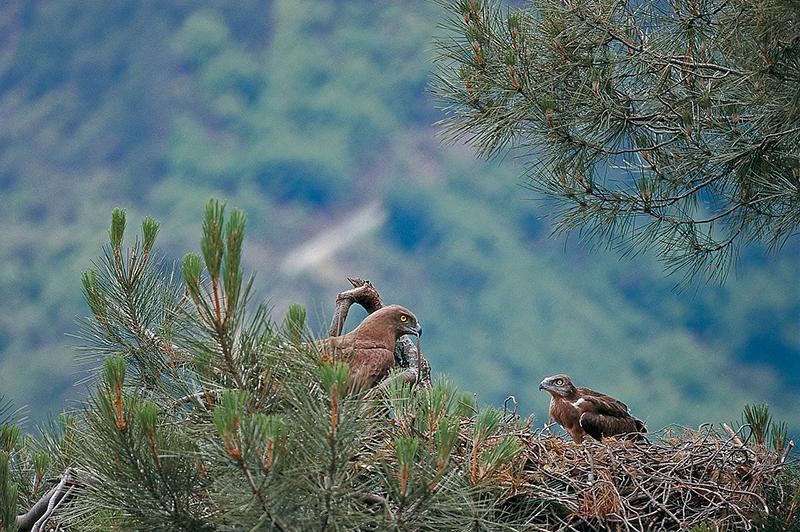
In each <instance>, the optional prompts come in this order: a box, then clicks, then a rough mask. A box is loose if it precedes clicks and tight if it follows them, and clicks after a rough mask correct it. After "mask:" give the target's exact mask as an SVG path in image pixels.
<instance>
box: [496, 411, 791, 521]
mask: <svg viewBox="0 0 800 532" xmlns="http://www.w3.org/2000/svg"><path fill="white" fill-rule="evenodd" d="M519 437H520V438H521V440H522V441H523V443H524V445H525V451H524V452H523V459H524V463H523V466H522V469H521V473H517V474H514V475H512V477H513V478H511V479H510V483H511V489H510V495H509V499H508V500H509V501H513V500H514V499H517V500H519V497H520V496H522V497H526V498H531V497H534V498H537V499H539V500H541V501H543V502H544V503H545V504H543V505H542V506H541V508H542V509H541V513H540V515H538V516H533V518H532V520H531V524H532V525H534V524H540V525H542V526H545V527H546V528H547V529H567V530H586V529H589V530H592V529H620V530H674V529H691V528H693V527H699V529H704V528H707V529H709V530H747V529H752V528H753V527H754V526H756V525H755V524H754V521H759V520H760V521H761V522H763V520H764V518H765V517H768V516H773V517H774V513H775V510H776V509H777V508H780V509H781V510H782V512H783V515H781V516H780V517H779V519H778V521H777V525H776V526H778V527H779V528H778V529H786V530H789V529H790V528H791V527H792V526H795V525H796V524H797V520H796V517H795V516H793V513H795V512H793V510H794V507H793V506H792V505H793V504H794V505H796V504H797V501H795V500H794V499H796V498H797V493H794V492H796V491H798V490H800V487H798V486H797V485H796V484H795V485H794V487H793V488H792V487H790V486H791V483H790V482H787V481H786V478H787V475H784V473H787V474H788V472H787V471H785V470H786V468H789V467H796V465H797V464H796V463H788V462H786V461H785V458H786V455H785V454H783V456H780V454H781V453H776V452H775V451H772V450H770V449H767V448H766V447H764V446H759V445H745V444H743V443H742V442H741V440H740V439H739V438H738V436H737V435H732V436H727V437H726V436H721V435H720V434H718V433H717V432H715V431H714V430H713V429H712V428H711V427H710V426H709V427H705V428H704V429H702V430H701V431H692V430H689V429H684V428H681V429H670V428H667V429H664V430H663V431H661V432H659V433H656V434H650V435H648V437H649V441H648V442H639V443H633V442H629V441H623V440H614V439H606V440H604V441H603V442H596V441H593V440H591V441H586V442H584V443H583V444H582V445H577V444H575V443H572V442H571V441H566V440H564V439H563V438H561V437H559V436H556V435H553V434H550V433H549V432H547V431H538V432H527V433H520V434H519ZM793 475H796V471H795V473H794V474H793ZM794 478H795V482H796V481H797V477H796V476H795V477H794ZM787 488H788V489H787ZM784 524H785V526H784Z"/></svg>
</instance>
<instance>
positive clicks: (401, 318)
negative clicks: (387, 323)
mask: <svg viewBox="0 0 800 532" xmlns="http://www.w3.org/2000/svg"><path fill="white" fill-rule="evenodd" d="M400 321H408V316H406V315H405V314H403V315H402V316H400Z"/></svg>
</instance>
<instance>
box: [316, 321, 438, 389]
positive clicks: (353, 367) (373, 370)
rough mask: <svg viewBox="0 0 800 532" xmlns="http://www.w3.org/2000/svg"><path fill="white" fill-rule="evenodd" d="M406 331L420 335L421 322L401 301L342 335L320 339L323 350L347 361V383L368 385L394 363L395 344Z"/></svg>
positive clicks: (350, 385)
mask: <svg viewBox="0 0 800 532" xmlns="http://www.w3.org/2000/svg"><path fill="white" fill-rule="evenodd" d="M406 334H413V335H414V336H421V335H422V326H421V325H420V324H419V321H417V317H416V316H414V313H413V312H411V311H410V310H408V309H407V308H405V307H401V306H400V305H389V306H388V307H383V308H381V309H380V310H376V311H375V312H373V313H372V314H370V315H369V316H367V317H366V318H364V321H362V322H361V323H360V324H359V325H358V327H356V328H355V329H353V330H352V331H350V332H349V333H347V334H345V335H343V336H332V337H330V338H326V339H325V340H323V341H322V342H321V348H322V352H323V353H324V354H325V355H327V356H328V357H331V358H333V359H335V360H339V361H343V362H347V363H349V364H350V379H349V387H352V388H354V389H364V388H370V387H372V386H374V385H375V384H377V383H378V382H380V381H381V380H382V379H383V378H385V377H386V375H388V373H389V370H391V369H392V367H394V346H395V343H396V342H397V339H398V338H400V337H401V336H403V335H406Z"/></svg>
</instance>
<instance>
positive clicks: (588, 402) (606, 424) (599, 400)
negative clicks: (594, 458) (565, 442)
mask: <svg viewBox="0 0 800 532" xmlns="http://www.w3.org/2000/svg"><path fill="white" fill-rule="evenodd" d="M584 400H585V403H584V405H585V408H584V409H583V413H582V414H581V417H580V419H579V420H578V423H579V424H580V426H581V428H582V429H583V430H584V431H586V433H587V434H589V435H590V436H592V437H593V438H595V439H596V440H600V439H602V437H603V436H614V435H617V434H628V433H638V432H645V430H646V429H645V428H644V423H642V422H641V421H639V420H638V419H636V418H635V417H633V416H632V415H631V414H630V412H629V411H628V407H627V406H626V405H625V403H623V402H622V401H618V400H616V399H614V398H613V397H609V396H608V395H604V394H601V393H598V392H594V395H586V396H585V397H584Z"/></svg>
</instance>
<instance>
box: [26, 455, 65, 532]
mask: <svg viewBox="0 0 800 532" xmlns="http://www.w3.org/2000/svg"><path fill="white" fill-rule="evenodd" d="M72 473H73V469H72V468H70V467H68V468H67V469H66V470H64V473H62V474H61V481H60V482H59V483H58V484H57V485H56V486H54V487H53V488H52V489H51V490H50V491H48V492H47V493H45V494H44V495H42V497H41V498H40V499H39V500H38V501H37V502H36V504H34V505H33V507H31V509H30V510H28V511H27V512H25V513H24V514H22V515H18V516H17V519H16V525H17V529H18V530H19V531H20V532H29V531H32V530H35V529H36V526H37V525H38V524H39V522H40V521H41V519H42V518H44V519H45V521H46V520H47V519H48V518H49V517H50V516H52V513H53V511H54V510H55V508H56V507H57V506H58V503H60V502H61V500H62V499H64V498H65V497H66V495H68V494H69V492H70V489H66V486H67V484H69V483H70V482H72V478H71V476H72ZM71 487H72V486H70V488H71ZM65 489H66V493H65Z"/></svg>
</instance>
